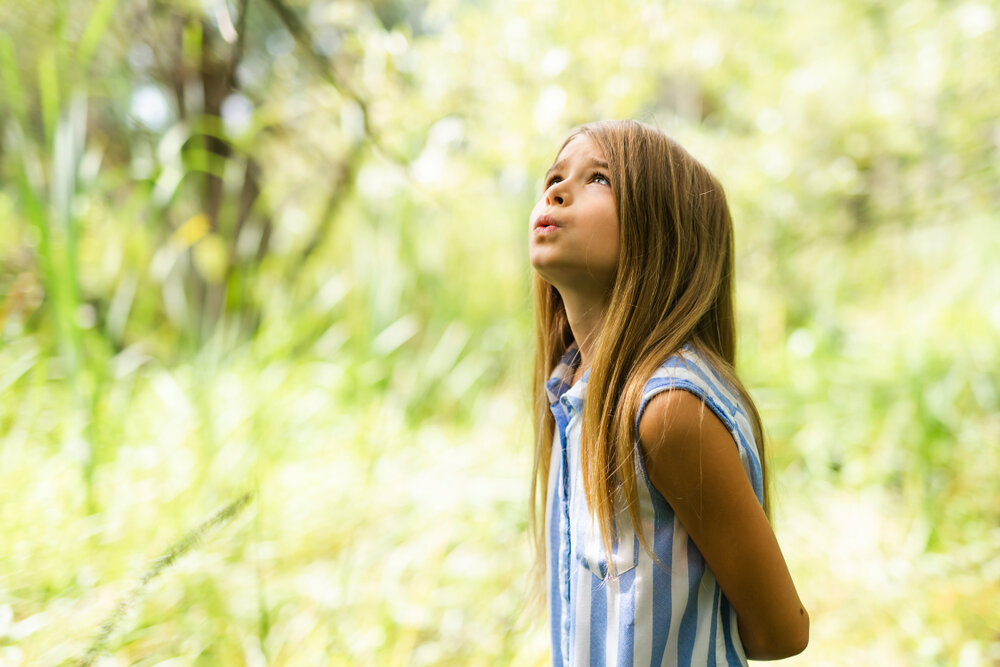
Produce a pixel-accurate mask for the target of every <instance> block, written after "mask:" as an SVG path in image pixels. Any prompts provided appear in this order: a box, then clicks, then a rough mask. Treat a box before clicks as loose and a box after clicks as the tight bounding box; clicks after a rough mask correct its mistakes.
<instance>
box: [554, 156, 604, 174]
mask: <svg viewBox="0 0 1000 667" xmlns="http://www.w3.org/2000/svg"><path fill="white" fill-rule="evenodd" d="M587 164H590V165H594V166H597V167H602V168H604V169H610V167H609V166H608V163H607V162H605V161H604V160H599V159H598V158H596V157H591V158H590V159H589V160H588V161H587ZM565 166H566V158H563V159H562V160H559V161H558V162H556V163H555V164H554V165H552V167H551V168H550V169H549V170H548V171H547V172H545V180H548V178H549V174H551V173H552V172H553V171H559V170H560V169H562V168H563V167H565Z"/></svg>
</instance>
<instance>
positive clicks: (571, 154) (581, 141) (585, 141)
mask: <svg viewBox="0 0 1000 667" xmlns="http://www.w3.org/2000/svg"><path fill="white" fill-rule="evenodd" d="M580 157H583V158H588V157H596V158H599V159H602V160H603V159H604V151H602V150H601V147H600V146H598V145H597V144H596V143H595V142H594V140H593V139H591V138H590V137H589V136H587V135H586V134H583V133H580V134H577V135H574V136H573V137H572V138H571V139H570V140H569V141H567V142H566V145H565V146H563V147H562V150H561V151H559V155H557V156H556V162H559V161H561V160H563V159H565V158H571V159H572V158H580Z"/></svg>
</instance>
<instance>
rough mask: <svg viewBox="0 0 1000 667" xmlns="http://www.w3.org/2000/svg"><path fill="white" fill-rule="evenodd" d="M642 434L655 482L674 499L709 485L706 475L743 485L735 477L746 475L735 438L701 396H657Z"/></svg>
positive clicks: (670, 392)
mask: <svg viewBox="0 0 1000 667" xmlns="http://www.w3.org/2000/svg"><path fill="white" fill-rule="evenodd" d="M638 432H639V433H638V434H639V445H640V447H641V450H642V454H643V458H644V459H645V467H646V470H647V473H648V476H649V481H650V482H652V484H653V486H654V487H656V489H657V490H658V491H659V492H660V493H661V494H662V495H663V496H664V497H665V498H667V499H668V500H670V499H672V498H678V497H681V496H684V495H685V494H686V493H688V492H689V491H690V490H691V488H692V487H694V486H698V485H699V484H701V483H703V482H704V481H705V472H706V471H714V472H715V473H716V474H718V473H722V474H721V476H720V478H719V479H717V480H716V481H718V482H721V483H723V484H724V485H727V486H728V485H729V484H732V483H735V482H736V481H737V480H735V479H732V480H730V479H728V478H729V477H731V476H733V475H739V476H740V477H743V476H744V471H743V467H742V465H741V463H740V455H739V448H738V446H737V443H736V441H735V439H734V437H733V434H732V433H731V432H730V430H729V428H728V427H727V425H726V424H724V423H723V422H722V420H721V419H720V417H719V416H718V414H717V413H716V412H715V411H713V410H711V409H709V408H708V407H707V406H706V401H705V400H704V398H703V397H702V396H699V395H696V394H695V393H692V392H690V391H687V390H685V389H680V388H677V389H670V390H667V391H662V392H660V393H657V394H656V395H655V396H653V397H652V398H651V399H650V400H649V402H648V404H647V405H646V409H645V410H644V411H643V414H642V416H641V418H640V420H639V426H638ZM675 509H676V508H675Z"/></svg>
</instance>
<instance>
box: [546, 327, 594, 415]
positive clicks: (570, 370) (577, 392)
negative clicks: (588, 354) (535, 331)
mask: <svg viewBox="0 0 1000 667" xmlns="http://www.w3.org/2000/svg"><path fill="white" fill-rule="evenodd" d="M579 367H580V353H579V347H578V346H577V344H576V342H575V341H574V342H573V343H570V345H569V347H567V348H566V352H565V353H564V354H563V356H562V359H560V360H559V363H558V364H556V367H555V369H554V370H553V371H552V375H550V376H549V379H548V381H547V382H546V383H545V391H546V393H547V394H548V396H549V404H550V405H553V406H554V405H555V404H556V403H557V402H558V401H560V400H563V399H564V402H568V403H569V404H570V405H571V406H572V407H573V408H574V409H576V410H580V409H581V407H582V405H583V401H584V399H585V398H586V395H587V383H588V381H589V380H590V369H589V368H588V369H587V370H585V371H584V372H583V376H582V377H581V378H580V379H579V380H578V381H577V383H576V384H571V383H572V382H573V376H574V375H575V374H576V371H577V369H578V368H579Z"/></svg>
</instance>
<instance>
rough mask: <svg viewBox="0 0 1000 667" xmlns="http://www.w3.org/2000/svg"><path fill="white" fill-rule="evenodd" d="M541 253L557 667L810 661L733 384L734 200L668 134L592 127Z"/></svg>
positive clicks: (563, 180)
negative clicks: (802, 657) (797, 657)
mask: <svg viewBox="0 0 1000 667" xmlns="http://www.w3.org/2000/svg"><path fill="white" fill-rule="evenodd" d="M529 254H530V260H531V265H532V267H534V269H535V275H534V278H533V281H534V284H533V288H534V292H535V317H536V332H537V353H536V357H535V431H536V445H535V463H534V472H533V478H534V481H533V484H532V490H531V506H532V514H531V519H532V532H533V534H534V537H535V541H536V554H538V561H539V562H537V563H536V566H537V568H538V569H539V570H540V569H544V571H545V575H546V576H545V581H546V591H547V595H548V602H549V605H548V606H549V620H550V628H551V635H552V662H553V664H554V665H559V666H565V665H717V664H721V665H745V664H746V660H747V658H753V659H758V660H766V659H775V658H783V657H787V656H790V655H794V654H796V653H799V652H800V651H802V650H803V649H804V648H805V646H806V643H807V642H808V636H809V617H808V615H807V614H806V612H805V609H804V608H803V606H802V603H801V601H800V600H799V597H798V594H797V593H796V591H795V586H794V584H793V583H792V579H791V576H790V575H789V573H788V568H787V566H786V565H785V561H784V559H783V557H782V555H781V550H780V549H779V547H778V543H777V540H776V539H775V537H774V533H773V531H772V530H771V526H770V523H769V520H768V515H767V511H768V505H767V500H766V498H765V491H764V490H765V489H766V488H767V487H766V481H765V476H764V475H765V472H764V451H763V443H764V439H763V435H762V429H761V423H760V417H759V416H758V414H757V410H756V408H755V407H754V403H753V400H752V399H751V398H750V395H749V394H748V393H747V391H746V389H745V388H744V387H743V385H742V384H741V383H740V381H739V380H738V379H737V377H736V374H735V372H734V370H733V364H734V360H735V356H736V355H735V347H736V346H735V325H734V307H733V232H732V221H731V219H730V216H729V208H728V205H727V204H726V198H725V195H724V194H723V191H722V186H721V185H720V184H719V182H718V181H717V180H716V179H715V178H714V177H713V176H712V174H710V173H709V171H708V170H707V169H706V168H705V167H704V166H703V165H701V164H700V163H699V162H698V161H697V160H695V159H694V158H693V157H691V155H690V154H688V153H687V151H685V150H684V149H683V148H682V147H681V146H679V145H678V144H677V143H676V142H674V141H673V140H671V139H670V138H669V137H667V136H666V135H665V134H663V133H662V132H660V131H659V130H657V129H655V128H652V127H649V126H647V125H644V124H642V123H638V122H635V121H606V122H599V123H593V124H590V125H584V126H582V127H579V128H577V129H575V130H574V131H573V132H572V133H571V134H570V135H569V137H568V138H567V139H566V141H565V142H564V143H563V145H562V147H561V148H560V150H559V153H558V156H557V158H556V162H555V164H554V165H553V166H552V168H551V169H550V170H549V173H548V174H547V175H546V177H545V188H544V192H543V194H542V196H541V199H539V201H538V203H537V204H536V205H535V208H534V210H533V211H532V213H531V228H530V241H529ZM706 408H707V409H706ZM542 491H544V492H545V493H546V496H545V498H546V502H545V506H544V512H542V511H541V508H540V507H539V505H540V503H539V502H538V493H539V492H542Z"/></svg>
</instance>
